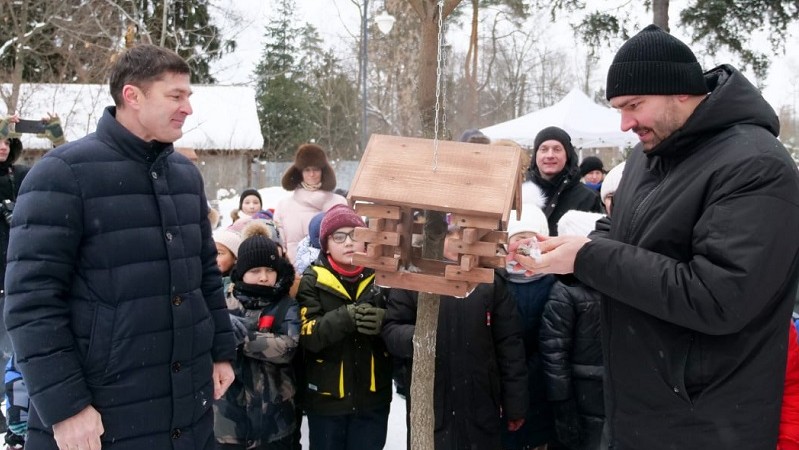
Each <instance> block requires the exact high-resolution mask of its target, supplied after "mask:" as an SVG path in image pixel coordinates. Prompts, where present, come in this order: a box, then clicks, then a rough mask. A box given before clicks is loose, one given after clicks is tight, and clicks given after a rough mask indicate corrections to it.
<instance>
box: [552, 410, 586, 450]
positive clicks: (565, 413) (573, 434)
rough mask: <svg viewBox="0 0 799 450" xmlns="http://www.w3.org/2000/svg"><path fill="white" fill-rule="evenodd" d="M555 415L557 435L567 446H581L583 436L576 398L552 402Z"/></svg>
mask: <svg viewBox="0 0 799 450" xmlns="http://www.w3.org/2000/svg"><path fill="white" fill-rule="evenodd" d="M552 412H553V414H554V415H555V435H556V436H557V437H558V441H559V442H560V443H561V444H563V445H564V446H566V448H579V447H580V441H581V436H582V431H583V430H582V429H581V427H580V417H579V415H578V414H577V403H576V402H575V400H574V399H569V400H564V401H561V402H553V403H552Z"/></svg>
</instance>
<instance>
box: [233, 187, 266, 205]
mask: <svg viewBox="0 0 799 450" xmlns="http://www.w3.org/2000/svg"><path fill="white" fill-rule="evenodd" d="M251 195H254V196H256V197H258V202H259V203H260V204H261V206H263V204H264V202H263V200H261V193H260V192H258V191H257V190H256V189H252V188H250V189H245V190H244V192H242V193H241V195H240V196H239V209H241V205H242V204H243V203H244V199H245V198H247V197H249V196H251Z"/></svg>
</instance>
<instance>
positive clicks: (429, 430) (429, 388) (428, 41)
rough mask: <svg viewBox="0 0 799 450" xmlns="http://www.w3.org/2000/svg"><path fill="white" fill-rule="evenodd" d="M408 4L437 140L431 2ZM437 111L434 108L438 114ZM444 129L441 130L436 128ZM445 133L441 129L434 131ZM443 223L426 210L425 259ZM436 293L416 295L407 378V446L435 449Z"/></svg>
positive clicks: (436, 254) (424, 118)
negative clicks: (418, 33)
mask: <svg viewBox="0 0 799 450" xmlns="http://www.w3.org/2000/svg"><path fill="white" fill-rule="evenodd" d="M460 2H461V0H446V1H445V2H444V7H443V14H442V18H446V17H447V16H448V15H449V14H450V13H451V12H452V10H454V9H455V7H456V6H457V5H458V3H460ZM410 3H411V6H412V7H413V8H414V9H415V10H416V12H417V13H418V14H419V17H420V19H421V21H422V42H421V48H420V49H419V50H420V51H419V93H418V97H417V98H418V102H419V114H420V116H421V122H422V133H423V136H424V137H426V138H436V137H437V136H435V133H434V131H435V120H436V108H435V106H436V67H437V57H438V51H439V48H438V33H439V27H438V17H439V9H438V2H437V1H436V0H410ZM440 113H441V111H439V114H440ZM439 131H443V130H439ZM439 134H440V135H444V133H439ZM446 230H447V225H446V222H445V221H444V214H443V213H441V212H437V211H426V212H425V226H424V244H423V247H422V255H423V257H425V258H441V255H442V253H443V241H444V235H445V234H446ZM440 300H441V297H440V296H439V295H437V294H429V293H422V292H420V293H419V297H418V302H417V308H416V327H415V331H414V334H413V371H412V378H411V400H412V401H411V421H410V422H411V430H410V431H411V433H410V435H411V442H410V444H411V449H412V450H430V449H433V448H435V440H434V433H433V431H434V426H435V414H434V405H433V389H434V386H435V369H436V365H435V363H436V332H437V330H438V309H439V304H440Z"/></svg>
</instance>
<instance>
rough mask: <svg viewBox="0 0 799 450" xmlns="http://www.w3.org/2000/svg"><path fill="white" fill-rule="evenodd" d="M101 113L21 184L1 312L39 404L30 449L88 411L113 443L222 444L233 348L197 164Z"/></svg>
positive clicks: (49, 441)
mask: <svg viewBox="0 0 799 450" xmlns="http://www.w3.org/2000/svg"><path fill="white" fill-rule="evenodd" d="M115 113H116V109H115V108H113V107H111V108H107V109H106V110H105V113H104V114H103V116H102V118H101V119H100V121H99V123H98V126H97V131H96V132H95V133H92V134H90V135H88V136H86V137H85V138H83V139H80V140H78V141H74V142H70V143H68V144H64V145H62V146H60V147H58V148H56V149H54V150H52V151H50V152H49V153H48V154H47V155H45V156H44V158H42V159H41V160H40V161H39V162H38V163H37V164H36V165H35V166H34V167H33V169H31V171H30V173H29V174H28V176H27V177H26V178H25V182H24V183H23V184H22V187H21V188H20V194H19V198H18V200H17V207H16V210H15V214H14V221H13V224H12V229H11V242H10V244H9V251H8V271H7V273H6V287H7V296H6V307H5V318H6V324H7V326H8V330H9V334H10V336H11V339H12V342H13V344H14V351H15V352H16V355H17V362H18V366H19V368H20V370H21V371H22V374H23V377H24V379H25V382H26V384H27V386H28V390H29V392H30V397H31V399H32V408H31V412H30V420H29V423H28V444H27V445H26V447H30V448H35V449H44V450H48V449H55V448H56V444H55V442H54V440H53V438H52V435H51V433H52V431H51V428H50V427H51V426H52V424H54V423H57V422H60V421H62V420H64V419H66V418H69V417H72V416H74V415H75V414H77V413H78V412H80V411H81V410H83V409H84V408H85V407H86V406H88V405H92V406H94V408H96V409H97V410H98V411H99V413H100V415H101V417H102V421H103V427H104V428H105V433H104V434H103V436H102V442H103V448H104V449H113V450H122V449H124V450H127V449H130V450H133V449H136V450H140V449H144V448H151V449H167V448H170V449H176V450H177V449H212V448H213V446H214V438H213V423H212V422H213V412H212V409H211V405H212V404H213V384H212V378H211V375H212V370H213V363H214V362H215V361H230V360H232V359H233V357H234V348H235V347H234V344H233V335H232V333H231V329H230V319H229V317H228V313H227V309H226V308H225V299H224V297H223V295H222V282H221V280H220V273H219V269H218V268H217V265H216V247H215V245H214V241H213V239H212V237H211V225H210V222H209V221H208V202H207V201H206V199H205V194H204V191H203V181H202V178H201V176H200V173H199V171H198V170H197V168H196V167H195V166H194V164H192V163H191V161H189V160H188V159H186V158H185V157H184V156H182V155H180V154H179V153H176V152H174V149H173V146H172V145H171V144H163V143H158V142H155V141H153V142H144V141H142V140H141V139H139V138H138V137H136V136H135V135H133V134H132V133H130V132H129V131H128V130H127V129H126V128H124V127H123V126H122V125H121V124H120V123H119V122H117V120H116V118H115Z"/></svg>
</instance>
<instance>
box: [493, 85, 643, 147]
mask: <svg viewBox="0 0 799 450" xmlns="http://www.w3.org/2000/svg"><path fill="white" fill-rule="evenodd" d="M620 124H621V115H620V114H619V113H618V111H616V110H614V109H613V108H607V107H605V106H601V105H598V104H596V103H594V102H593V101H592V100H591V99H590V98H588V96H586V95H585V94H584V93H583V92H582V91H581V90H579V89H576V88H575V89H572V90H571V92H569V93H568V94H566V96H565V97H563V98H562V99H561V100H560V101H559V102H558V103H555V104H554V105H552V106H550V107H547V108H543V109H539V110H538V111H534V112H531V113H528V114H525V115H523V116H521V117H517V118H515V119H513V120H509V121H507V122H502V123H499V124H496V125H492V126H490V127H486V128H481V129H480V131H482V132H483V134H485V135H486V136H488V137H490V138H491V139H511V140H513V141H516V142H518V143H519V144H520V145H522V146H524V147H532V146H533V142H534V141H535V135H536V134H538V132H539V131H541V130H542V129H544V128H546V127H549V126H556V127H560V128H563V129H564V130H566V132H567V133H569V136H571V138H572V144H574V146H575V147H577V148H594V147H626V146H633V145H635V144H636V143H637V142H638V136H636V135H635V133H633V132H632V131H627V132H623V131H621V129H620V128H619V127H620Z"/></svg>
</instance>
